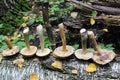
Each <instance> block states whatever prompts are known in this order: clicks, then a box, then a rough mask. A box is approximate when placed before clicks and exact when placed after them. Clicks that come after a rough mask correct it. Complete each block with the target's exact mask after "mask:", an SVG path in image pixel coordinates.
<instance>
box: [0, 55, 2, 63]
mask: <svg viewBox="0 0 120 80" xmlns="http://www.w3.org/2000/svg"><path fill="white" fill-rule="evenodd" d="M2 59H3V58H2V55H0V63H2Z"/></svg>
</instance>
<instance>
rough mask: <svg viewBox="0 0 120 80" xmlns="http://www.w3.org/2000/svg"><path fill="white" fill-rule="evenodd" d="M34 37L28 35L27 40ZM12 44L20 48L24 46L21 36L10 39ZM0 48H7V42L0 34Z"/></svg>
mask: <svg viewBox="0 0 120 80" xmlns="http://www.w3.org/2000/svg"><path fill="white" fill-rule="evenodd" d="M34 38H35V36H34V35H32V34H30V35H29V40H33V39H34ZM12 45H13V46H19V48H20V49H22V48H23V47H25V46H26V44H25V42H24V40H23V37H18V38H16V39H14V40H13V41H12ZM0 49H7V44H6V43H5V41H4V36H3V35H0Z"/></svg>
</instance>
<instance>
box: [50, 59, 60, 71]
mask: <svg viewBox="0 0 120 80" xmlns="http://www.w3.org/2000/svg"><path fill="white" fill-rule="evenodd" d="M51 66H52V67H54V68H57V69H62V62H60V61H55V62H53V63H52V64H51Z"/></svg>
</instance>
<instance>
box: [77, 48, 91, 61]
mask: <svg viewBox="0 0 120 80" xmlns="http://www.w3.org/2000/svg"><path fill="white" fill-rule="evenodd" d="M75 56H76V57H77V58H78V59H83V60H88V59H90V58H92V57H93V51H91V50H87V52H86V53H82V49H78V50H76V51H75Z"/></svg>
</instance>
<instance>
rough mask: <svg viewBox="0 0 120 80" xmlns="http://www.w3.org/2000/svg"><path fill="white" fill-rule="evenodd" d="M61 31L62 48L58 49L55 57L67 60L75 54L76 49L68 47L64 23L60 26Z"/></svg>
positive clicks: (54, 53) (54, 52) (55, 51)
mask: <svg viewBox="0 0 120 80" xmlns="http://www.w3.org/2000/svg"><path fill="white" fill-rule="evenodd" d="M59 31H60V36H61V39H62V46H60V47H58V48H56V49H55V50H54V51H53V56H54V57H56V58H67V57H69V56H71V55H72V54H73V52H74V50H75V49H74V48H73V47H72V46H70V45H66V38H65V33H64V25H63V23H61V24H59Z"/></svg>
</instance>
